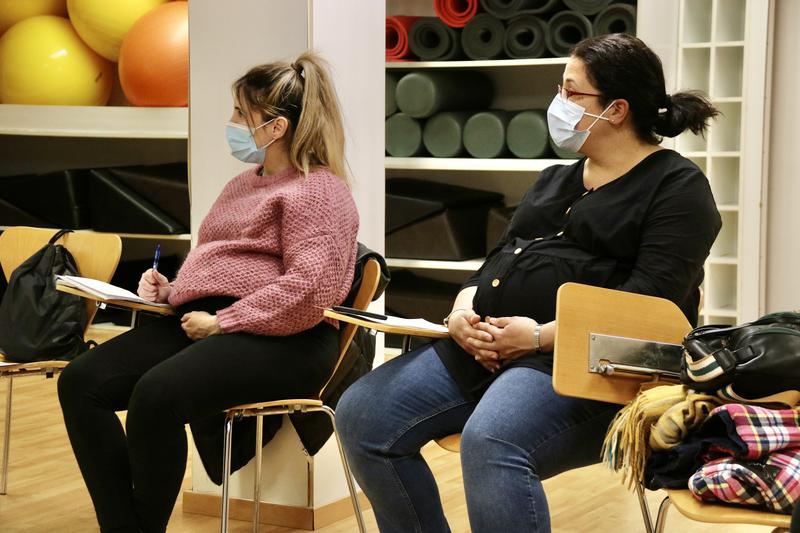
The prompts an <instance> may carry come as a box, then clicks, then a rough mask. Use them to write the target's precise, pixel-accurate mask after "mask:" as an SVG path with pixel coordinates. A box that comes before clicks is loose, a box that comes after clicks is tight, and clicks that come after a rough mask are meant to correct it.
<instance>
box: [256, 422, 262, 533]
mask: <svg viewBox="0 0 800 533" xmlns="http://www.w3.org/2000/svg"><path fill="white" fill-rule="evenodd" d="M263 434H264V417H263V416H262V415H258V416H256V458H255V461H256V472H255V479H254V480H253V533H258V524H259V520H260V518H261V516H260V515H261V446H262V444H261V441H262V440H264V439H263Z"/></svg>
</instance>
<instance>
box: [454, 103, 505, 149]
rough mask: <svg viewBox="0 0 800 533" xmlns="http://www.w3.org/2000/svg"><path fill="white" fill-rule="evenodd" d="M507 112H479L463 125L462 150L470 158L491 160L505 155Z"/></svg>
mask: <svg viewBox="0 0 800 533" xmlns="http://www.w3.org/2000/svg"><path fill="white" fill-rule="evenodd" d="M509 120H511V113H509V112H508V111H481V112H480V113H475V114H474V115H472V116H471V117H470V119H469V120H468V121H467V123H466V124H465V125H464V148H466V149H467V152H469V155H471V156H472V157H479V158H481V159H491V158H494V157H500V156H502V155H505V153H506V128H507V127H508V122H509Z"/></svg>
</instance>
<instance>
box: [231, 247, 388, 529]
mask: <svg viewBox="0 0 800 533" xmlns="http://www.w3.org/2000/svg"><path fill="white" fill-rule="evenodd" d="M379 280H380V265H379V264H378V261H377V260H375V259H369V260H368V261H367V263H366V265H364V271H363V276H362V280H361V287H360V288H359V290H358V293H357V294H356V297H355V300H354V302H353V304H352V307H353V308H355V309H361V310H364V309H366V308H367V306H368V305H369V303H370V302H371V301H372V298H373V296H374V295H375V291H376V290H377V288H378V282H379ZM357 328H358V325H356V324H352V323H347V324H345V323H342V327H341V329H340V331H339V359H338V360H337V361H336V365H335V366H334V369H333V372H332V373H331V377H330V378H329V379H328V382H327V383H326V384H325V386H324V387H322V390H321V391H320V393H319V394H318V395H317V396H316V397H315V398H303V399H286V400H274V401H269V402H260V403H251V404H244V405H237V406H235V407H231V408H230V409H228V410H227V411H226V412H225V413H226V417H225V446H224V452H223V455H224V457H223V469H222V472H223V474H222V475H223V478H222V479H223V481H222V512H221V525H220V530H221V531H222V533H226V532H227V531H228V504H229V485H230V472H231V440H232V433H233V420H234V419H237V418H241V417H246V416H255V417H256V441H255V448H256V456H255V482H254V486H253V531H254V532H256V533H257V532H258V527H259V515H260V505H259V504H260V500H261V448H262V433H263V418H262V417H264V416H270V415H284V414H292V413H295V412H300V413H313V412H323V413H325V414H326V415H328V417H329V418H330V420H331V424H332V425H333V435H334V438H335V439H336V444H337V446H338V447H339V455H340V457H341V459H342V467H343V468H344V473H345V478H346V480H347V487H348V489H349V490H350V498H351V500H352V502H353V509H354V510H355V514H356V520H357V522H358V529H359V531H361V533H365V532H366V527H365V526H364V517H363V516H362V514H361V506H360V504H359V502H358V496H357V494H356V488H355V482H354V481H353V474H352V472H351V471H350V466H349V464H348V462H347V457H346V456H345V454H344V450H343V449H342V445H341V443H340V441H339V435H338V433H337V432H336V424H335V413H334V411H333V409H331V408H330V407H328V406H327V405H324V404H323V403H322V400H321V399H320V398H322V397H323V395H324V392H325V389H326V388H327V386H328V384H330V383H332V382H334V381H335V379H334V378H336V377H338V376H337V374H336V373H337V371H338V370H339V368H340V366H341V363H342V360H343V359H344V356H345V354H346V353H347V349H348V347H349V346H350V343H351V342H352V340H353V337H354V336H355V334H356V329H357Z"/></svg>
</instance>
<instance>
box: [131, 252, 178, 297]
mask: <svg viewBox="0 0 800 533" xmlns="http://www.w3.org/2000/svg"><path fill="white" fill-rule="evenodd" d="M160 259H161V245H160V244H159V245H156V253H155V255H154V256H153V268H151V269H149V270H147V271H146V272H145V273H144V274H142V277H141V279H140V280H139V288H138V289H137V291H136V293H137V294H138V295H139V297H140V298H144V299H145V300H149V301H151V302H156V303H165V302H166V301H167V299H168V298H169V293H170V291H171V290H172V287H171V286H170V284H169V280H168V279H167V277H166V276H164V275H163V274H162V273H161V272H159V271H158V262H159V260H160Z"/></svg>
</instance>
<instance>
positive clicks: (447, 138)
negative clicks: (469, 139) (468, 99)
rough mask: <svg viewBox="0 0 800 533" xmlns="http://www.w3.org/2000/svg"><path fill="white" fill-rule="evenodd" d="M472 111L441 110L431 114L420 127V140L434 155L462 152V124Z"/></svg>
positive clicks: (455, 154)
mask: <svg viewBox="0 0 800 533" xmlns="http://www.w3.org/2000/svg"><path fill="white" fill-rule="evenodd" d="M473 114H474V113H473V112H472V111H443V112H441V113H437V114H435V115H433V116H432V117H431V118H429V119H428V120H427V122H425V127H424V128H423V129H422V142H423V143H424V144H425V148H427V150H428V151H429V152H430V153H431V155H432V156H434V157H458V156H461V155H463V154H464V125H465V124H466V123H467V120H469V118H470V117H471V116H472V115H473Z"/></svg>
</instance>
